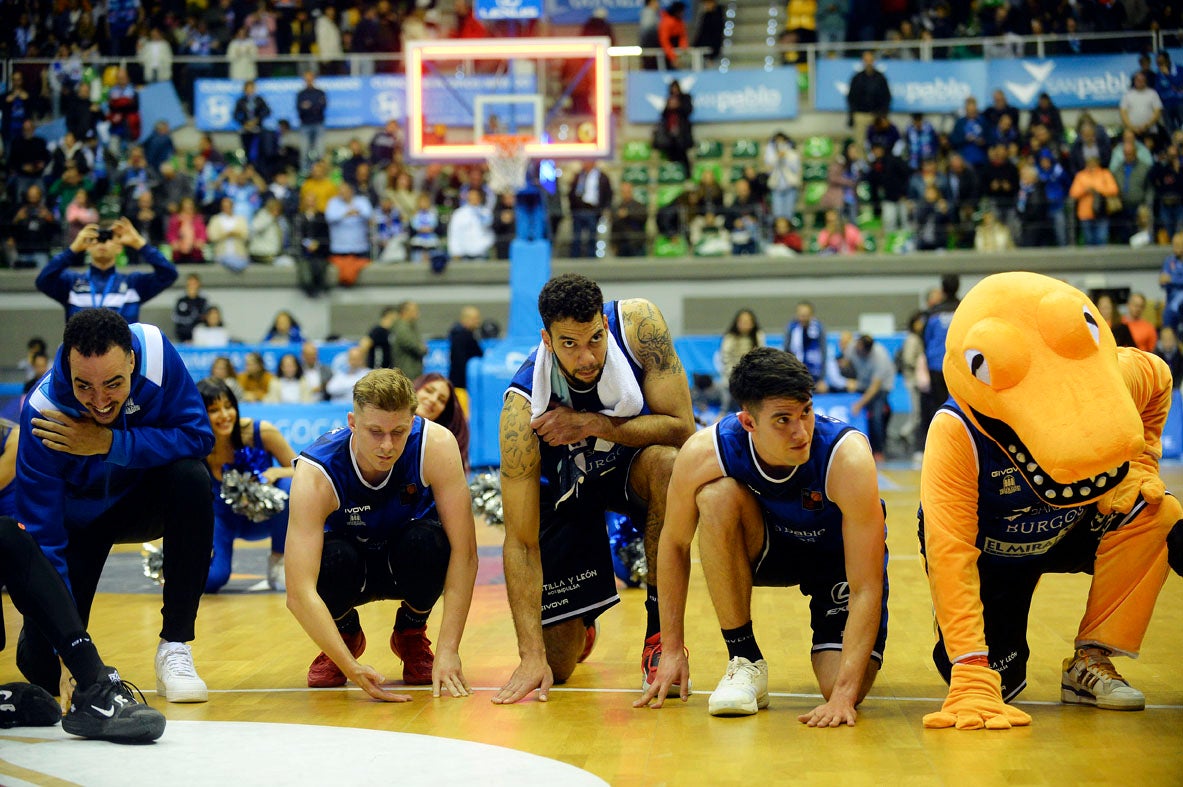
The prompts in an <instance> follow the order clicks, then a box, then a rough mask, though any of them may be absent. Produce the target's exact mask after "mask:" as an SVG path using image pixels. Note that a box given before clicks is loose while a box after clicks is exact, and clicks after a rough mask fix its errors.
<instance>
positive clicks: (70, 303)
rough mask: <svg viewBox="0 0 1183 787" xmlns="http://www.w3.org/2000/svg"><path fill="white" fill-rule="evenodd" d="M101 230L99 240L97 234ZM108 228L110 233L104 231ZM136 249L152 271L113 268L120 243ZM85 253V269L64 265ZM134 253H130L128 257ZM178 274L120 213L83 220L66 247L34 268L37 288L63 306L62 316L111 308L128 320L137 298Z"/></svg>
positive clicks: (133, 318)
mask: <svg viewBox="0 0 1183 787" xmlns="http://www.w3.org/2000/svg"><path fill="white" fill-rule="evenodd" d="M100 232H101V233H102V235H101V237H102V238H103V240H101V241H100V240H99V238H100ZM107 233H110V237H108V236H107ZM125 246H126V247H127V248H129V249H132V250H133V251H135V252H139V256H140V259H141V260H143V261H144V262H146V263H148V264H149V265H151V266H152V271H151V273H148V272H140V273H123V272H122V271H118V270H116V269H115V260H116V258H117V257H118V256H119V249H120V248H122V247H125ZM87 252H89V253H90V265H89V266H88V267H87V269H86V270H85V271H77V270H69V267H70V266H71V265H78V264H79V263H81V262H83V261H84V260H85V259H86V255H87ZM133 259H134V257H133ZM176 280H177V269H176V267H175V266H174V265H173V264H172V263H171V262H169V260H168V258H166V257H165V256H164V255H163V254H161V253H160V250H159V249H157V248H156V247H155V246H150V245H148V243H147V241H145V240H144V237H143V236H142V235H140V233H139V232H137V231H136V228H135V227H133V226H132V224H131V222H130V221H128V220H127V219H126V218H121V219H118V220H116V221H115V222H113V223H112V224H111V225H110V227H108V228H106V229H104V230H100V227H99V225H97V224H87V225H86V226H85V227H83V228H82V230H81V231H80V232H79V233H78V236H77V237H76V238H74V242H73V243H71V244H70V248H68V249H66V250H65V251H63V252H61V253H60V254H58V255H57V256H56V257H54V258H53V259H52V260H50V261H49V264H48V265H46V266H45V267H44V268H42V269H41V272H40V273H39V274H37V289H39V290H41V292H43V293H45V294H46V295H48V296H49V297H50V298H53V299H54V300H55V301H57V302H58V303H60V304H61V305H63V306H65V307H66V319H67V320H68V319H70V318H71V317H73V316H74V315H75V314H77V313H78V312H79V311H81V310H82V309H90V308H92V307H94V308H99V307H102V308H105V309H113V310H115V311H117V312H119V313H120V314H121V315H123V319H125V320H127V321H128V322H129V323H134V322H139V320H140V304H142V303H145V302H147V301H149V300H151V299H152V298H155V297H156V296H157V295H159V294H160V293H162V292H164V291H165V290H167V289H168V288H169V286H171V285H172V283H173V282H174V281H176Z"/></svg>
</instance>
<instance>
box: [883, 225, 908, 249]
mask: <svg viewBox="0 0 1183 787" xmlns="http://www.w3.org/2000/svg"><path fill="white" fill-rule="evenodd" d="M883 245H884V247H885V248H886V249H887V250H888V251H889V252H891V253H892V254H907V253H908V252H909V251H911V250H912V233H910V232H908V231H907V230H896V231H895V232H889V233H887V237H886V238H884V240H883Z"/></svg>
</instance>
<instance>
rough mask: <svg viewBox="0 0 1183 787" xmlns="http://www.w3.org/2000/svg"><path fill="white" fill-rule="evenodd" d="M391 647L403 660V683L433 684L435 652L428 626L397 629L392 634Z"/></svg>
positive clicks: (411, 684)
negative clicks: (432, 670) (428, 636)
mask: <svg viewBox="0 0 1183 787" xmlns="http://www.w3.org/2000/svg"><path fill="white" fill-rule="evenodd" d="M390 649H391V650H392V651H394V655H396V656H398V657H399V658H400V659H402V661H403V683H405V684H407V685H408V686H430V685H431V668H432V667H433V666H435V654H434V653H432V652H431V640H429V639H428V638H427V627H426V626H420V627H419V628H414V629H403V630H402V631H399V630H398V629H395V630H394V631H393V632H391V634H390Z"/></svg>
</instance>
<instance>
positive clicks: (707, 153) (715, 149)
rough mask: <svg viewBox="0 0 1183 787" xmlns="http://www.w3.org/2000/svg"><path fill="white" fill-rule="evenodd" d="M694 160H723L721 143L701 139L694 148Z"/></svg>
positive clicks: (714, 140)
mask: <svg viewBox="0 0 1183 787" xmlns="http://www.w3.org/2000/svg"><path fill="white" fill-rule="evenodd" d="M694 155H695V157H696V158H700V159H704V158H723V143H722V142H720V141H719V140H717V139H701V140H699V141H698V144H697V145H696V146H695V148H694Z"/></svg>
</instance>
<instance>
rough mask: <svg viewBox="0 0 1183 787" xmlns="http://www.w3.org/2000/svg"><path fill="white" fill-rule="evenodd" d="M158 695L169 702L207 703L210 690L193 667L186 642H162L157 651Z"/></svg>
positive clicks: (191, 652)
mask: <svg viewBox="0 0 1183 787" xmlns="http://www.w3.org/2000/svg"><path fill="white" fill-rule="evenodd" d="M156 695H157V696H159V697H162V698H164V699H166V700H168V701H169V702H205V701H206V700H208V699H209V689H208V688H206V685H205V681H204V680H202V679H201V678H199V677H198V676H197V670H196V669H194V667H193V651H192V650H191V649H190V648H189V646H188V645H187V644H185V643H184V642H161V643H160V647H158V648H157V649H156Z"/></svg>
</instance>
